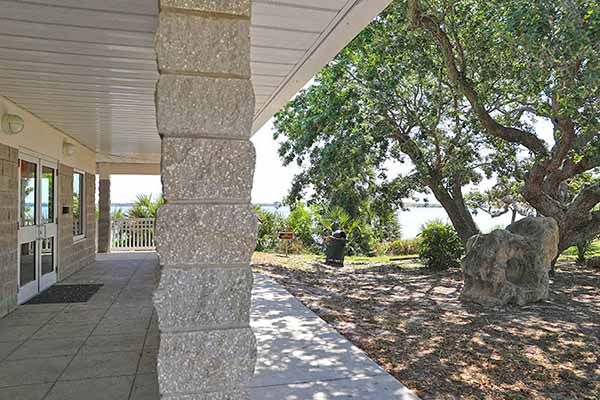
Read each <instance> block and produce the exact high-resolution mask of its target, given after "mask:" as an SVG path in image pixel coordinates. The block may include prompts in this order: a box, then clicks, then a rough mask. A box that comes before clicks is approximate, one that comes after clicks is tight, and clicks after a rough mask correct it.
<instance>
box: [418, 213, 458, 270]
mask: <svg viewBox="0 0 600 400" xmlns="http://www.w3.org/2000/svg"><path fill="white" fill-rule="evenodd" d="M420 238H421V250H420V252H419V257H420V258H421V260H422V261H423V262H424V263H425V265H427V266H428V267H429V268H432V269H435V270H445V269H448V268H452V267H458V266H460V259H461V257H462V256H463V254H464V247H463V244H462V242H461V240H460V237H459V236H458V234H457V233H456V231H455V230H454V228H453V227H452V225H448V224H444V223H443V222H441V221H433V222H431V223H429V224H428V225H427V226H425V227H424V229H423V231H422V232H421V235H420Z"/></svg>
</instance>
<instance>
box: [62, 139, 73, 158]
mask: <svg viewBox="0 0 600 400" xmlns="http://www.w3.org/2000/svg"><path fill="white" fill-rule="evenodd" d="M63 154H64V155H65V156H69V157H70V156H72V155H73V154H75V145H74V144H73V143H70V142H67V141H66V140H65V141H64V142H63Z"/></svg>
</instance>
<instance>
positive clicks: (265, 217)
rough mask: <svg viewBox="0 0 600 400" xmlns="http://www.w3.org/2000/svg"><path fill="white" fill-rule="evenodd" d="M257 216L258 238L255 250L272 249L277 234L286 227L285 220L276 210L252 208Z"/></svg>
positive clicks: (274, 246)
mask: <svg viewBox="0 0 600 400" xmlns="http://www.w3.org/2000/svg"><path fill="white" fill-rule="evenodd" d="M254 212H255V213H256V217H257V218H258V222H259V224H258V240H257V243H256V251H273V250H274V249H275V248H276V247H277V245H278V243H279V239H278V234H279V232H282V231H284V230H285V229H286V220H285V218H284V217H283V216H282V215H281V214H280V213H279V212H278V211H270V210H265V209H262V208H261V207H260V206H256V207H255V208H254Z"/></svg>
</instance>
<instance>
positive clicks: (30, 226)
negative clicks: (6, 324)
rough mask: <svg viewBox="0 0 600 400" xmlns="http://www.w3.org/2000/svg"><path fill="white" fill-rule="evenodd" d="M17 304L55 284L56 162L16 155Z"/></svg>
mask: <svg viewBox="0 0 600 400" xmlns="http://www.w3.org/2000/svg"><path fill="white" fill-rule="evenodd" d="M19 164H20V168H19V171H20V173H19V234H18V236H19V248H18V256H19V257H18V275H19V296H18V297H19V299H18V300H19V303H24V302H26V301H27V300H29V299H30V298H32V297H33V296H35V295H36V294H38V293H39V292H41V291H43V290H45V289H47V288H48V287H50V286H52V285H53V284H54V283H56V261H57V254H56V246H57V240H56V236H57V231H58V229H57V224H56V201H55V200H56V189H57V188H56V164H55V163H51V162H47V161H45V160H41V159H38V158H35V157H31V156H28V155H26V154H20V157H19Z"/></svg>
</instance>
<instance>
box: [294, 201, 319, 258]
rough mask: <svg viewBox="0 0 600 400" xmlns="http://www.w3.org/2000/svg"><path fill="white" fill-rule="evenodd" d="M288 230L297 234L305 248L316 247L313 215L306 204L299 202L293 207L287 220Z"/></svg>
mask: <svg viewBox="0 0 600 400" xmlns="http://www.w3.org/2000/svg"><path fill="white" fill-rule="evenodd" d="M287 229H288V230H289V231H290V232H294V233H295V234H296V238H297V239H298V240H299V241H300V242H302V244H303V245H304V247H308V248H311V247H313V246H314V245H315V240H314V238H313V232H314V223H313V215H312V212H311V210H310V209H308V208H307V207H306V206H305V205H304V203H302V202H297V203H296V204H294V206H293V207H292V209H291V211H290V215H289V217H288V219H287Z"/></svg>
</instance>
